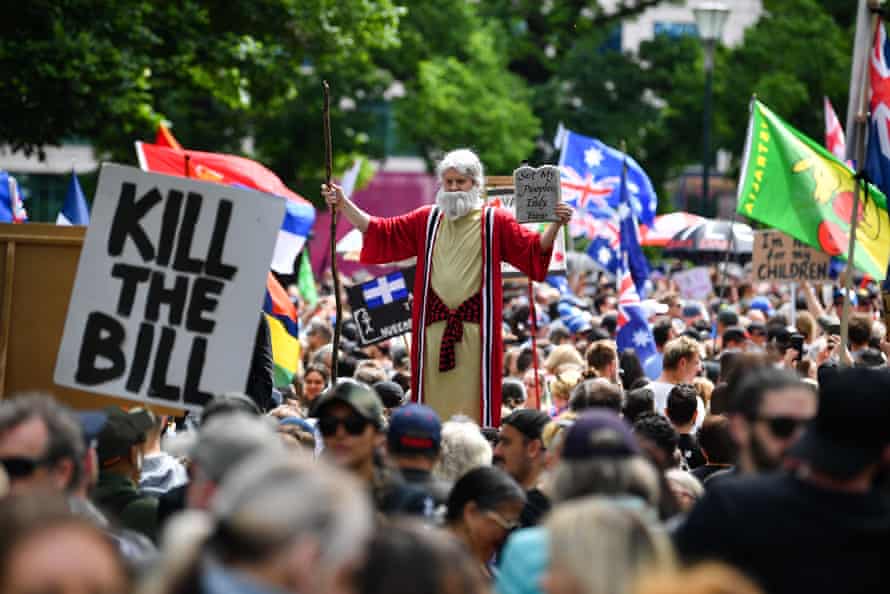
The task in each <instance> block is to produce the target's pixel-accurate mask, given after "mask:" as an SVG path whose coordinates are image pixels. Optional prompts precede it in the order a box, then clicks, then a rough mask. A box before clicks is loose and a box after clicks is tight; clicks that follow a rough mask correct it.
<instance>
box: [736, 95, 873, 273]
mask: <svg viewBox="0 0 890 594" xmlns="http://www.w3.org/2000/svg"><path fill="white" fill-rule="evenodd" d="M855 191H856V184H855V181H854V179H853V172H852V171H851V170H850V169H849V167H847V166H846V165H845V164H844V163H842V162H840V161H838V160H837V159H836V158H835V157H834V156H833V155H832V154H831V153H829V152H828V151H827V150H826V149H824V148H822V147H821V146H820V145H819V144H818V143H816V142H815V141H813V140H812V139H810V138H808V137H807V136H805V135H804V134H802V133H801V132H799V131H798V130H795V129H794V128H793V127H792V126H791V125H789V124H788V123H786V122H785V121H783V120H782V119H781V118H780V117H779V116H777V115H776V114H774V113H773V112H772V111H770V110H769V108H767V107H766V106H765V105H764V104H763V103H760V102H759V101H756V100H755V101H754V102H753V108H752V111H751V120H750V122H749V124H748V139H747V142H746V147H745V155H744V158H743V159H742V174H741V177H740V179H739V197H738V212H739V213H740V214H743V215H745V216H746V217H749V218H751V219H755V220H757V221H760V222H761V223H765V224H767V225H769V226H771V227H774V228H776V229H779V230H780V231H784V232H785V233H787V234H788V235H790V236H792V237H795V238H797V239H799V240H800V241H802V242H804V243H806V244H808V245H811V246H813V247H814V248H816V249H819V250H822V251H823V252H826V253H828V254H831V255H832V256H840V257H842V258H846V257H847V246H848V244H849V241H850V235H849V232H850V222H851V221H852V220H853V218H852V214H853V197H854V192H855ZM860 191H861V190H860ZM858 216H859V223H858V225H857V227H856V250H855V253H854V256H853V264H854V265H855V266H856V268H858V269H859V270H862V271H863V272H867V273H868V274H870V275H871V276H872V277H873V278H875V279H877V280H883V279H884V276H885V272H886V270H887V262H888V260H890V217H888V215H887V198H886V197H885V196H884V195H883V194H882V193H881V191H880V190H878V189H877V188H876V187H874V186H873V185H871V184H869V185H868V193H867V194H866V195H860V204H859V212H858Z"/></svg>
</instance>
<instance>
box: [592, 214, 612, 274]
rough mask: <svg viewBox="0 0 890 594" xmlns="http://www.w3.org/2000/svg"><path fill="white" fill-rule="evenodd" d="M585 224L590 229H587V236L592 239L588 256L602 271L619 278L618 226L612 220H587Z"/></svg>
mask: <svg viewBox="0 0 890 594" xmlns="http://www.w3.org/2000/svg"><path fill="white" fill-rule="evenodd" d="M585 222H586V223H587V227H588V229H585V236H586V237H587V238H589V239H590V243H589V244H588V245H587V254H588V255H589V256H590V257H591V258H593V261H594V262H596V265H597V266H599V267H600V268H601V269H602V270H605V271H606V272H608V273H609V274H611V275H612V276H618V269H619V268H620V264H621V240H620V239H619V230H618V225H617V224H615V221H613V220H611V219H594V218H587V219H586V220H585Z"/></svg>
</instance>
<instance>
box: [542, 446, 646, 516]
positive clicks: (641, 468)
mask: <svg viewBox="0 0 890 594" xmlns="http://www.w3.org/2000/svg"><path fill="white" fill-rule="evenodd" d="M659 484H660V483H659V480H658V472H657V471H656V470H655V468H654V467H653V466H652V464H651V463H650V462H649V461H648V460H646V459H645V458H643V457H642V456H631V457H612V456H598V457H595V458H590V459H586V460H578V461H574V460H566V459H563V460H561V461H560V463H559V465H558V466H557V467H556V470H555V471H554V472H553V476H552V478H551V484H550V494H551V497H552V499H553V501H554V503H556V502H562V501H567V500H569V499H578V498H581V497H587V496H589V495H635V496H637V497H640V498H641V499H643V500H644V501H645V502H646V503H648V504H649V505H651V506H652V507H657V506H658V504H659V502H660V501H661V489H660V487H659Z"/></svg>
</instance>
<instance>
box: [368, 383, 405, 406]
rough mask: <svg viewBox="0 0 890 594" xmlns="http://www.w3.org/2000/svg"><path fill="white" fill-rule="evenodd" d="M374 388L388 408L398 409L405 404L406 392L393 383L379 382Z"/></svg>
mask: <svg viewBox="0 0 890 594" xmlns="http://www.w3.org/2000/svg"><path fill="white" fill-rule="evenodd" d="M372 387H373V388H374V391H375V392H377V396H379V397H380V401H381V403H382V404H383V406H385V407H386V408H396V407H398V406H402V404H403V403H404V402H405V390H403V389H402V386H400V385H399V384H397V383H395V382H393V381H388V380H387V381H382V382H377V383H375V384H374V385H373V386H372Z"/></svg>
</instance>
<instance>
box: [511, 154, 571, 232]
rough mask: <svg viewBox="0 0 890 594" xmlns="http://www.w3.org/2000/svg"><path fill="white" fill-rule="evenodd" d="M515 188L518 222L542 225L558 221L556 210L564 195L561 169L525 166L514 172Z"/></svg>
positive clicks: (548, 166)
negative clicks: (562, 192)
mask: <svg viewBox="0 0 890 594" xmlns="http://www.w3.org/2000/svg"><path fill="white" fill-rule="evenodd" d="M513 187H514V188H516V197H515V199H514V207H515V208H514V212H515V213H516V220H517V221H519V222H520V223H541V222H548V221H556V220H557V217H556V213H555V212H554V209H555V208H556V205H557V204H559V201H560V197H561V195H562V194H561V191H562V184H561V183H560V175H559V167H556V166H555V165H543V166H541V167H529V166H528V165H523V166H522V167H520V168H519V169H517V170H516V171H514V172H513Z"/></svg>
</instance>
